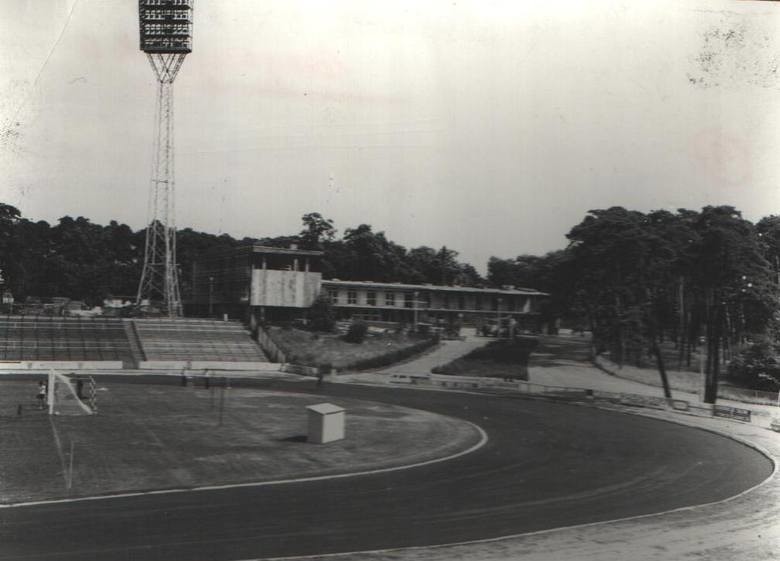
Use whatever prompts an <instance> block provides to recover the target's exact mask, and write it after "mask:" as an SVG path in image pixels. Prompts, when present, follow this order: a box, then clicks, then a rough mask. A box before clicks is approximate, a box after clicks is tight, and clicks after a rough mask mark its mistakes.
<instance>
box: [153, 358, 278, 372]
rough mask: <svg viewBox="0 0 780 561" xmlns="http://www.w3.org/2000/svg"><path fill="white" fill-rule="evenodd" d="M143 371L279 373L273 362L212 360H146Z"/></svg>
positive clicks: (276, 365)
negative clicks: (248, 371)
mask: <svg viewBox="0 0 780 561" xmlns="http://www.w3.org/2000/svg"><path fill="white" fill-rule="evenodd" d="M138 368H139V369H141V370H185V369H186V370H265V371H269V370H270V371H278V370H279V365H278V364H276V363H273V362H229V361H228V362H226V361H211V360H144V361H141V362H139V363H138Z"/></svg>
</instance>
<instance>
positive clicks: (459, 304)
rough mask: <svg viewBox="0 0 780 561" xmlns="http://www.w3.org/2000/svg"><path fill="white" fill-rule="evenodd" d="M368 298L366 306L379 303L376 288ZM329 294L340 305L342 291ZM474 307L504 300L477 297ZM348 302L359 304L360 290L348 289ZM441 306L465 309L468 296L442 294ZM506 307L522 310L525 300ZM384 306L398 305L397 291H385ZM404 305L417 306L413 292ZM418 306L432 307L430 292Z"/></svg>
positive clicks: (485, 307)
mask: <svg viewBox="0 0 780 561" xmlns="http://www.w3.org/2000/svg"><path fill="white" fill-rule="evenodd" d="M365 294H366V299H365V305H366V306H376V305H378V304H377V303H378V301H379V299H378V298H377V292H376V291H374V290H369V291H367V292H366V293H365ZM328 296H329V298H330V302H331V304H334V305H338V304H340V303H342V302H341V300H340V299H339V297H340V292H339V290H337V289H330V290H328ZM473 303H474V305H473V309H474V310H488V309H491V308H492V309H493V310H498V309H499V307H501V304H502V303H503V300H502V299H500V298H495V297H494V298H492V299H490V301H488V302H484V301H483V300H482V298H480V297H477V298H476V299H474V300H473ZM347 304H351V305H357V304H358V291H357V290H347ZM437 304H438V306H437V307H439V308H441V309H444V310H448V309H450V308H452V309H458V310H465V309H467V308H466V298H465V297H464V296H462V295H458V296H457V297H455V296H453V297H450V296H448V295H442V297H441V300H440V301H439V302H438V303H437ZM506 304H507V305H506V307H504V309H505V310H507V311H518V312H519V311H522V309H523V305H524V302H523V301H521V300H517V299H509V300H507V301H506ZM384 306H390V307H395V306H396V293H395V292H385V293H384ZM403 307H404V308H414V307H415V299H414V294H413V293H411V292H406V293H404V294H403ZM417 307H418V308H430V307H431V296H430V294H420V295H418V298H417Z"/></svg>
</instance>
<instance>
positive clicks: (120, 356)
mask: <svg viewBox="0 0 780 561" xmlns="http://www.w3.org/2000/svg"><path fill="white" fill-rule="evenodd" d="M134 337H135V338H137V339H136V340H135V341H133V340H132V338H134ZM46 360H68V361H74V360H75V361H93V360H94V361H101V360H110V361H123V362H125V363H138V362H139V361H143V360H188V361H191V360H201V361H222V362H263V361H266V360H267V358H266V357H265V355H264V354H263V352H262V350H261V349H260V347H259V346H258V345H257V343H255V341H253V340H252V338H251V337H250V336H249V334H248V332H247V331H246V330H245V329H244V327H243V326H242V325H241V324H240V323H238V322H224V321H213V320H193V319H177V320H170V319H120V318H104V317H91V318H59V317H49V316H10V315H9V316H0V361H46Z"/></svg>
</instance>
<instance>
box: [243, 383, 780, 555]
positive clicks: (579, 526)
mask: <svg viewBox="0 0 780 561" xmlns="http://www.w3.org/2000/svg"><path fill="white" fill-rule="evenodd" d="M420 389H422V388H420ZM439 391H442V390H439ZM443 391H447V390H446V389H443ZM451 391H452V392H453V393H466V394H473V395H481V394H479V393H477V392H470V391H466V390H458V389H453V390H451ZM561 403H562V404H563V405H575V406H579V405H580V404H577V403H565V402H561ZM596 408H597V409H601V410H602V411H612V412H615V413H623V414H626V415H638V416H640V417H645V418H648V419H655V420H657V421H662V422H663V421H666V422H669V423H676V424H679V425H683V426H687V427H690V428H695V429H699V430H704V431H708V432H711V433H713V434H717V435H720V436H723V437H725V438H729V439H731V440H733V441H735V442H738V443H740V444H742V445H744V446H747V447H749V448H752V449H754V450H756V451H757V452H759V453H760V454H762V455H763V456H765V457H766V458H767V459H768V460H769V461H770V462H772V468H773V469H772V473H771V474H769V476H768V477H767V478H766V479H764V480H763V481H760V482H759V483H756V484H755V485H753V486H752V487H750V488H748V489H745V490H743V491H740V492H739V493H737V494H736V495H732V496H731V497H726V498H725V499H720V500H717V501H711V502H708V503H701V504H696V505H689V506H681V507H678V508H673V509H670V510H662V511H660V512H651V513H648V514H636V515H634V516H625V517H623V518H614V519H611V520H602V521H599V522H585V523H583V524H571V525H568V526H558V527H557V528H547V529H545V530H536V531H534V532H521V533H519V534H507V535H505V536H498V537H494V538H482V539H476V540H466V541H460V542H450V543H442V544H433V545H420V546H409V547H395V548H386V549H367V550H363V551H344V552H341V553H324V554H317V555H298V556H295V555H293V556H286V557H252V558H248V559H241V560H237V561H284V560H295V559H300V560H303V559H324V558H336V557H339V556H347V555H358V554H362V555H372V554H390V553H398V552H402V551H410V552H411V551H423V550H431V549H444V548H446V547H459V546H468V545H478V544H486V543H493V542H499V541H504V540H511V539H518V538H524V537H530V536H539V535H544V534H551V533H553V532H561V531H565V530H577V529H582V528H591V527H596V526H602V525H606V524H616V523H621V522H630V521H632V520H642V519H644V518H651V517H654V516H665V515H667V514H673V513H675V512H685V511H689V510H697V509H701V508H705V507H711V506H715V505H719V504H725V503H727V502H730V501H733V500H736V499H738V498H740V497H742V496H744V495H747V494H748V493H751V492H753V491H755V490H757V489H758V488H760V487H763V486H764V485H767V484H769V482H771V481H772V480H773V479H775V478H776V477H777V475H778V471H780V468H779V467H778V462H777V460H776V458H775V456H774V454H772V453H771V452H769V451H768V450H767V449H766V448H764V447H763V446H760V445H758V444H756V443H755V442H751V441H749V440H747V439H744V438H742V437H739V436H735V435H732V434H729V433H727V432H725V431H721V430H718V429H715V428H710V427H701V426H697V425H695V424H691V423H687V422H685V421H684V420H683V419H665V418H662V417H656V416H654V415H648V414H647V413H645V412H642V411H621V410H617V409H610V408H606V407H596Z"/></svg>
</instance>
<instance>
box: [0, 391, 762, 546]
mask: <svg viewBox="0 0 780 561" xmlns="http://www.w3.org/2000/svg"><path fill="white" fill-rule="evenodd" d="M123 381H124V380H123ZM139 381H140V380H139ZM247 385H249V384H247ZM252 385H256V384H252ZM263 387H268V384H264V385H263ZM273 387H275V388H277V389H283V390H289V391H297V390H299V389H300V388H301V384H290V385H285V384H280V383H276V384H274V385H273ZM321 393H323V394H331V395H338V396H348V397H354V398H363V399H371V400H375V401H383V402H389V403H396V404H401V405H406V406H410V407H418V408H420V409H427V410H430V411H434V412H437V413H443V414H448V415H452V416H456V417H460V418H464V419H467V420H470V421H472V422H474V423H477V424H478V425H480V426H481V427H482V428H483V429H485V431H486V432H487V433H488V435H489V437H490V441H489V442H488V444H487V445H486V446H484V447H483V448H481V449H479V450H478V451H476V452H473V453H471V454H468V455H466V456H462V457H460V458H457V459H455V460H451V461H447V462H442V463H438V464H433V465H429V466H425V467H420V468H414V469H410V470H402V471H396V472H390V473H383V474H376V475H367V476H358V477H350V478H343V479H335V480H326V481H316V482H308V483H305V482H304V483H294V484H285V485H276V486H267V487H257V488H251V487H250V488H236V489H226V490H215V491H204V492H193V493H173V494H163V495H146V496H139V497H129V498H116V499H106V500H100V501H86V502H74V503H66V504H51V505H40V506H29V507H20V508H6V509H0V560H12V559H13V560H22V559H24V560H44V559H46V560H51V559H62V560H79V561H87V560H96V561H97V560H100V561H109V560H114V559H117V560H144V561H145V560H161V561H162V560H165V561H189V560H203V561H206V560H234V559H252V558H257V557H273V556H286V555H304V554H324V553H331V552H346V551H358V550H367V549H380V548H395V547H403V546H413V545H432V544H442V543H450V542H458V541H465V540H473V539H480V538H488V537H497V536H503V535H510V534H517V533H521V532H528V531H533V530H541V529H547V528H554V527H560V526H565V525H572V524H580V523H586V522H595V521H603V520H610V519H615V518H619V517H625V516H632V515H639V514H647V513H652V512H659V511H663V510H667V509H672V508H676V507H680V506H686V505H691V504H700V503H705V502H710V501H714V500H718V499H723V498H726V497H729V496H732V495H735V494H737V493H739V492H740V491H742V490H744V489H746V488H748V487H750V486H752V485H755V484H756V483H758V482H760V481H761V480H763V479H765V478H766V477H767V476H768V475H769V474H770V473H771V469H772V465H771V462H770V461H769V460H768V459H766V458H765V457H763V456H762V455H760V454H758V453H757V452H755V451H754V450H752V449H750V448H748V447H746V446H743V445H741V444H738V443H736V442H734V441H731V440H729V439H726V438H723V437H720V436H717V435H715V434H711V433H708V432H705V431H700V430H696V429H691V428H686V427H682V426H679V425H675V424H672V423H666V422H662V421H656V420H651V419H647V418H642V417H637V416H631V415H623V414H619V413H613V412H607V411H600V410H596V409H591V408H586V407H575V406H570V405H564V404H557V403H549V402H543V401H533V400H525V399H516V398H507V397H498V396H488V395H485V396H474V395H461V394H455V393H445V392H424V391H404V390H401V389H384V388H368V387H358V386H346V385H340V384H339V385H329V384H326V385H325V387H324V389H323V390H322V392H321ZM281 477H284V474H280V478H281Z"/></svg>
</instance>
